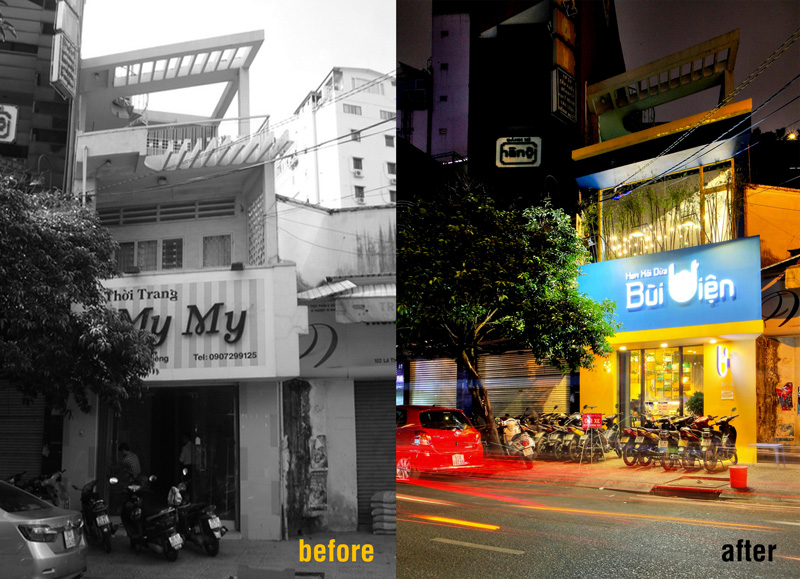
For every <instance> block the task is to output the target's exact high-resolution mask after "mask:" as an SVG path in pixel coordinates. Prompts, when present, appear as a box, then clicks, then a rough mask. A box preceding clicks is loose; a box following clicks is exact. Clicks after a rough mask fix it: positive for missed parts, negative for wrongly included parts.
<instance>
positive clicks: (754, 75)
mask: <svg viewBox="0 0 800 579" xmlns="http://www.w3.org/2000/svg"><path fill="white" fill-rule="evenodd" d="M798 38H800V28H798V29H797V30H795V31H794V32H793V33H792V34H791V35H790V36H789V38H787V39H786V40H785V41H784V42H783V44H781V45H780V46H779V47H778V48H777V49H775V50H774V51H773V52H772V54H770V55H769V56H768V57H767V59H766V60H764V62H762V63H761V64H760V65H759V66H758V68H756V70H754V71H753V72H752V73H750V76H748V77H747V78H746V79H745V80H744V81H743V82H742V83H741V84H739V86H737V87H736V88H735V89H734V90H733V91H731V93H730V94H729V95H728V96H726V97H725V98H724V99H723V100H722V101H721V102H720V103H719V104H718V105H717V106H716V107H715V108H714V109H712V110H710V111H708V113H706V114H705V115H704V116H703V118H701V119H700V120H699V121H697V122H696V123H695V124H694V126H692V127H691V128H690V129H689V130H688V131H686V132H684V133H683V134H682V135H681V136H680V137H679V138H678V139H677V140H676V141H675V142H674V143H672V144H671V145H670V146H669V147H667V148H666V149H665V150H664V151H662V152H661V153H659V154H658V156H656V157H654V158H653V159H651V160H650V161H649V162H648V163H647V164H646V165H644V166H643V167H640V168H639V169H638V170H637V171H636V172H635V173H633V174H632V175H630V176H629V177H628V178H627V179H625V180H624V181H622V182H621V183H618V184H617V185H616V186H614V187H613V189H616V188H617V187H621V186H623V185H625V184H626V183H628V182H630V180H631V178H632V177H634V176H636V175H638V174H639V173H641V172H642V171H644V170H645V169H646V168H647V167H649V166H650V165H652V164H653V163H655V162H656V161H657V160H658V159H660V158H661V157H663V156H664V155H666V154H667V153H669V152H670V151H671V150H672V149H674V148H675V147H676V146H678V144H679V143H680V142H681V141H683V140H684V139H685V138H686V137H688V136H689V135H690V134H691V133H693V132H694V131H695V130H697V129H698V128H699V127H700V126H701V125H702V124H703V123H704V122H705V121H706V120H708V119H709V118H711V117H712V116H713V115H714V113H716V112H717V111H718V110H719V109H721V108H722V107H723V106H725V105H727V104H728V103H729V102H730V101H731V100H733V98H734V97H735V96H736V95H738V94H739V93H740V92H742V91H743V90H744V89H745V88H746V87H747V86H748V85H749V84H750V83H752V82H753V81H754V80H755V79H756V78H757V77H758V76H759V75H761V74H762V73H763V72H764V71H765V70H766V69H767V68H769V66H770V65H771V64H772V63H773V62H774V61H775V60H777V59H778V58H779V57H780V56H781V55H782V54H783V53H784V52H785V51H786V50H788V48H789V47H790V46H791V45H792V44H794V43H795V42H796V41H797V39H798Z"/></svg>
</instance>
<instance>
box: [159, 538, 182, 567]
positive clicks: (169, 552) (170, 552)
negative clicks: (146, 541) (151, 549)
mask: <svg viewBox="0 0 800 579" xmlns="http://www.w3.org/2000/svg"><path fill="white" fill-rule="evenodd" d="M161 547H162V548H163V549H164V558H166V560H167V561H170V562H175V561H177V560H178V551H177V550H176V549H173V548H172V545H170V544H169V539H161Z"/></svg>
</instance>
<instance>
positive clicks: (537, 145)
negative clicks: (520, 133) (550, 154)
mask: <svg viewBox="0 0 800 579" xmlns="http://www.w3.org/2000/svg"><path fill="white" fill-rule="evenodd" d="M495 150H496V156H495V164H496V165H497V166H498V167H538V166H539V165H541V164H542V139H541V138H539V137H501V138H499V139H497V143H496V146H495Z"/></svg>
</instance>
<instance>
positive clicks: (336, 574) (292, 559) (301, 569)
mask: <svg viewBox="0 0 800 579" xmlns="http://www.w3.org/2000/svg"><path fill="white" fill-rule="evenodd" d="M331 539H333V540H335V543H334V545H341V544H346V545H348V546H350V545H362V546H363V545H372V546H373V549H374V553H375V555H374V558H373V560H372V561H371V562H369V563H367V562H363V561H360V560H359V561H358V562H348V563H339V562H334V563H331V562H325V563H318V562H315V561H313V557H312V561H311V562H308V563H301V562H299V555H300V540H299V538H298V539H291V540H288V541H252V540H246V539H242V538H241V536H240V535H239V533H234V532H231V533H228V534H227V535H226V536H225V537H223V539H222V541H221V542H220V550H219V554H218V555H217V556H216V557H209V556H208V555H206V554H205V553H204V552H202V551H201V550H200V549H199V548H197V547H196V546H194V545H184V547H183V548H182V549H181V551H180V555H179V556H178V560H177V561H175V562H174V563H171V562H169V561H167V560H166V559H165V558H164V556H163V555H158V554H157V553H154V552H152V551H148V550H142V551H140V552H139V553H136V552H135V551H133V550H132V549H130V548H129V546H128V538H127V537H126V536H125V532H124V530H122V529H121V530H120V531H118V532H117V534H116V536H115V537H114V539H113V544H112V551H111V553H106V552H104V551H103V550H102V549H101V548H99V547H97V546H94V545H92V546H90V547H89V552H88V567H89V568H88V569H87V571H86V575H84V579H108V578H110V577H113V578H115V579H162V578H163V579H228V578H229V577H235V576H237V573H238V571H239V566H240V565H242V566H247V567H249V568H251V569H261V570H267V569H268V570H272V571H274V572H276V573H274V574H267V573H260V574H258V573H252V574H242V576H241V577H242V579H273V578H274V579H277V578H278V577H280V578H281V579H284V578H290V577H304V578H308V579H323V578H324V579H351V578H352V579H361V578H365V579H366V578H367V577H375V578H379V579H380V578H384V577H385V578H387V579H394V577H395V576H396V573H395V536H394V535H373V534H371V533H368V532H355V533H327V534H318V535H313V536H310V537H303V541H304V543H305V544H310V545H311V549H312V552H313V548H314V547H313V546H314V545H317V544H324V545H325V546H326V553H327V552H328V547H329V542H330V540H331ZM284 569H293V570H294V573H291V571H289V572H286V573H283V574H279V573H277V572H279V571H283V570H284Z"/></svg>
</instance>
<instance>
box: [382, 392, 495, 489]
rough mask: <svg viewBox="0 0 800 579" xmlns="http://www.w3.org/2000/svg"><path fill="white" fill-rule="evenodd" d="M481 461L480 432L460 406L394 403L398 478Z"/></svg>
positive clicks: (405, 478)
mask: <svg viewBox="0 0 800 579" xmlns="http://www.w3.org/2000/svg"><path fill="white" fill-rule="evenodd" d="M482 464H483V445H482V444H481V435H480V433H479V432H478V431H477V430H475V428H474V427H473V426H472V424H470V421H469V419H467V417H466V416H465V415H464V413H463V412H462V411H461V410H459V409H457V408H444V407H442V406H398V407H397V480H408V479H409V478H412V477H415V476H417V475H418V474H419V473H421V472H432V471H441V470H453V469H459V468H468V467H473V466H480V465H482Z"/></svg>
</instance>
